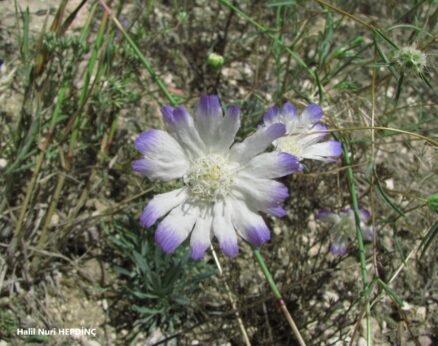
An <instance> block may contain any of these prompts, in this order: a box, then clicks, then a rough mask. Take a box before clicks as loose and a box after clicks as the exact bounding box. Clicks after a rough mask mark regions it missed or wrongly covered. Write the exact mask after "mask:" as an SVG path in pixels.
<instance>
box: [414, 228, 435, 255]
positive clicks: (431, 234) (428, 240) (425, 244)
mask: <svg viewBox="0 0 438 346" xmlns="http://www.w3.org/2000/svg"><path fill="white" fill-rule="evenodd" d="M437 235H438V221H435V222H434V224H433V225H432V227H431V228H430V230H429V231H428V232H427V234H426V236H425V237H424V239H423V240H422V241H421V244H420V246H419V247H418V251H421V255H420V257H423V256H424V254H425V253H426V251H427V249H428V248H429V247H430V245H431V244H432V241H433V240H434V239H435V237H436V236H437Z"/></svg>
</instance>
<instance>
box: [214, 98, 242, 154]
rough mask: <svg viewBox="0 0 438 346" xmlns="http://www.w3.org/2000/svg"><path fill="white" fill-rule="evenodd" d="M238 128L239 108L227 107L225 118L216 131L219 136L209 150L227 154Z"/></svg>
mask: <svg viewBox="0 0 438 346" xmlns="http://www.w3.org/2000/svg"><path fill="white" fill-rule="evenodd" d="M239 128H240V107H239V106H229V107H228V108H227V110H226V112H225V117H224V118H223V120H222V121H221V122H220V125H219V128H218V129H216V132H218V134H219V136H217V140H216V141H215V143H214V145H213V148H211V149H215V151H217V152H228V150H229V149H230V147H231V145H232V144H233V142H234V138H235V136H236V133H237V131H238V130H239Z"/></svg>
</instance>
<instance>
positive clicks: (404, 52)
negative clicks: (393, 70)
mask: <svg viewBox="0 0 438 346" xmlns="http://www.w3.org/2000/svg"><path fill="white" fill-rule="evenodd" d="M394 60H395V63H396V65H397V66H398V67H399V69H400V70H402V71H406V72H410V71H412V72H415V73H420V72H422V71H423V70H424V68H425V67H426V65H427V55H426V53H424V52H422V51H421V50H419V49H418V48H416V47H415V46H406V47H402V48H400V49H399V50H397V52H396V53H395V56H394Z"/></svg>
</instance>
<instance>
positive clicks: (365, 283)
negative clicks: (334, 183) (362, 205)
mask: <svg viewBox="0 0 438 346" xmlns="http://www.w3.org/2000/svg"><path fill="white" fill-rule="evenodd" d="M342 152H343V154H344V160H345V164H346V166H347V167H348V168H347V177H348V183H349V186H350V194H351V201H352V204H353V211H354V221H355V224H356V238H357V246H358V248H359V258H360V271H361V276H362V284H363V296H364V297H363V298H364V300H365V316H366V321H367V345H368V346H370V345H372V340H371V318H370V312H371V310H370V302H369V299H368V295H369V290H368V286H369V282H368V273H367V268H366V258H365V247H364V245H363V238H362V228H361V226H360V212H359V202H358V200H357V191H356V184H355V182H354V175H353V169H352V168H351V160H350V155H349V153H348V148H347V146H346V145H345V143H344V142H342Z"/></svg>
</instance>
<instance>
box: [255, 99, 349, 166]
mask: <svg viewBox="0 0 438 346" xmlns="http://www.w3.org/2000/svg"><path fill="white" fill-rule="evenodd" d="M323 115H324V112H323V110H322V109H321V107H320V106H318V105H316V104H311V105H309V106H308V107H307V108H306V109H305V110H304V111H303V112H302V113H301V114H300V115H297V111H296V109H295V106H294V105H292V104H290V103H286V104H285V105H284V106H283V108H282V110H280V109H279V108H278V107H276V106H273V107H271V108H269V109H268V110H267V111H266V113H265V115H264V117H263V121H264V123H265V125H266V126H270V125H272V124H277V123H281V124H284V125H285V126H286V135H285V136H283V137H281V138H279V139H277V140H275V141H274V142H273V144H274V145H275V146H276V148H277V150H279V151H283V152H286V153H289V154H291V155H294V156H296V157H297V158H298V159H299V160H300V161H301V160H303V159H313V160H320V161H326V162H331V161H334V158H335V157H336V156H339V155H341V153H342V146H341V143H339V142H338V141H335V140H329V141H326V142H321V140H323V139H324V138H325V137H326V136H327V133H324V132H320V133H313V134H308V132H312V131H324V130H327V128H326V127H325V126H324V125H322V124H320V123H319V120H320V119H321V117H322V116H323ZM320 142H321V143H320Z"/></svg>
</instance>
